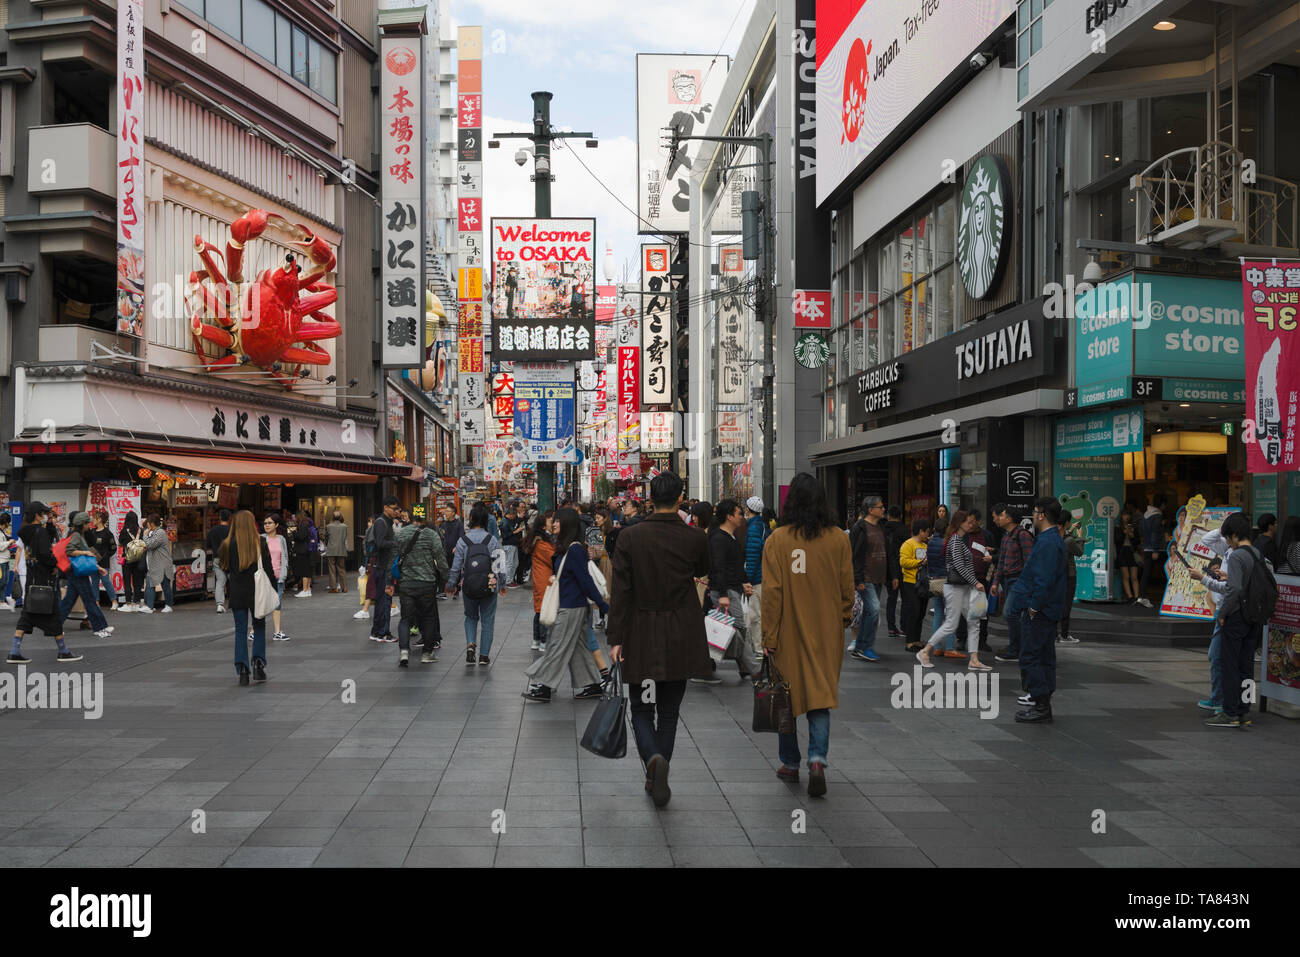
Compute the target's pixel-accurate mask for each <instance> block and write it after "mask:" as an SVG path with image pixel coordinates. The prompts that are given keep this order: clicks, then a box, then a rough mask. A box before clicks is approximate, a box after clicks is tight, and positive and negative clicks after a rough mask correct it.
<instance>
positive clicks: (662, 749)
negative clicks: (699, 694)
mask: <svg viewBox="0 0 1300 957" xmlns="http://www.w3.org/2000/svg"><path fill="white" fill-rule="evenodd" d="M651 689H653V691H654V700H653V701H650V702H647V701H643V700H642V699H643V698H645V697H646V696H647V694H646V692H647V691H649V690H651ZM628 695H629V696H630V698H631V705H632V734H633V735H634V736H635V737H636V749H637V751H638V752H639V753H640V754H641V761H642V763H649V761H650V759H651V758H653V757H654V756H655V755H656V754H658V755H660V756H661V757H664V758H666V759H667V760H669V761H671V760H672V759H673V744H674V743H675V742H676V740H677V715H678V712H679V711H681V707H682V698H684V697H685V696H686V681H685V680H684V679H683V680H681V681H656V682H654V683H653V684H651V685H649V686H648V687H646V688H643V687H642V686H641V685H639V684H634V685H631V686H629V687H628ZM656 712H658V717H659V720H658V722H657V724H656V721H655V713H656Z"/></svg>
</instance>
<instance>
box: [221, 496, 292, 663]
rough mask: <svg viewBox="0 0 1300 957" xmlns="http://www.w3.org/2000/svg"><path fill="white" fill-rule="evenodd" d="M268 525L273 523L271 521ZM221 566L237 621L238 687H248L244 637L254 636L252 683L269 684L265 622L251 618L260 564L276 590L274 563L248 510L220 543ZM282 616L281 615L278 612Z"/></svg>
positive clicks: (234, 519) (246, 653)
mask: <svg viewBox="0 0 1300 957" xmlns="http://www.w3.org/2000/svg"><path fill="white" fill-rule="evenodd" d="M268 521H273V520H272V519H269V518H268ZM217 554H218V555H219V556H220V559H221V565H222V567H223V568H225V569H226V597H227V599H228V601H229V606H228V607H229V608H230V611H231V613H232V614H233V615H234V618H235V671H237V672H238V673H239V683H240V684H241V685H247V684H248V683H249V677H250V675H249V660H248V645H247V643H246V641H245V635H248V634H250V633H251V634H252V636H253V661H252V675H251V677H252V680H253V681H256V682H262V681H265V680H266V619H265V618H252V621H251V622H250V621H249V619H250V618H251V617H252V615H253V597H254V596H255V595H256V594H257V582H256V579H255V578H254V576H255V575H256V574H257V572H258V567H257V566H258V562H259V560H260V562H261V566H262V568H261V572H262V574H263V575H265V576H266V580H267V582H268V583H270V584H271V585H272V586H273V587H274V585H275V576H274V573H273V572H272V565H273V561H272V558H271V552H270V549H269V548H268V547H267V540H266V539H264V538H258V535H257V520H256V519H255V518H253V513H252V512H250V511H248V510H247V509H240V510H239V511H238V512H236V513H235V517H234V518H233V519H232V520H231V522H230V534H229V535H227V536H226V540H225V541H224V542H222V543H221V548H220V550H219V551H218V553H217ZM276 615H277V616H278V615H279V612H278V611H277V612H276Z"/></svg>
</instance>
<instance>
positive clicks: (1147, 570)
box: [1138, 552, 1160, 598]
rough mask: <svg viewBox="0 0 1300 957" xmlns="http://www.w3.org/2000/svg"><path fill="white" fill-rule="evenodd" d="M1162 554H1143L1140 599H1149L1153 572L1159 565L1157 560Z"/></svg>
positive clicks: (1139, 589) (1139, 587)
mask: <svg viewBox="0 0 1300 957" xmlns="http://www.w3.org/2000/svg"><path fill="white" fill-rule="evenodd" d="M1159 556H1160V552H1143V553H1142V584H1141V585H1139V586H1138V597H1139V598H1146V597H1147V586H1148V585H1150V584H1151V572H1152V571H1153V570H1154V569H1155V567H1156V565H1157V564H1158V563H1157V561H1156V559H1157V558H1159Z"/></svg>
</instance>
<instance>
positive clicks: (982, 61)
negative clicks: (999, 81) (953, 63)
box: [970, 53, 989, 70]
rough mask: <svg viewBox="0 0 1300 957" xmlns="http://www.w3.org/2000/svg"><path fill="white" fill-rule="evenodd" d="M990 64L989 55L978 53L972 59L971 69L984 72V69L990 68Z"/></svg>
mask: <svg viewBox="0 0 1300 957" xmlns="http://www.w3.org/2000/svg"><path fill="white" fill-rule="evenodd" d="M988 62H989V58H988V55H987V54H984V53H976V54H975V55H974V56H973V57H971V58H970V68H971V69H972V70H982V69H984V67H986V66H988Z"/></svg>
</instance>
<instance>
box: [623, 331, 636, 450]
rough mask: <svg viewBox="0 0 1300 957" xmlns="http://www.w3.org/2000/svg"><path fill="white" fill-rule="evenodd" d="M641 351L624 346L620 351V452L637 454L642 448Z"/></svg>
mask: <svg viewBox="0 0 1300 957" xmlns="http://www.w3.org/2000/svg"><path fill="white" fill-rule="evenodd" d="M640 393H641V350H640V349H639V348H637V347H636V346H623V347H621V348H620V349H619V350H618V450H619V451H620V452H635V451H637V450H638V449H640V447H641V395H640Z"/></svg>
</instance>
